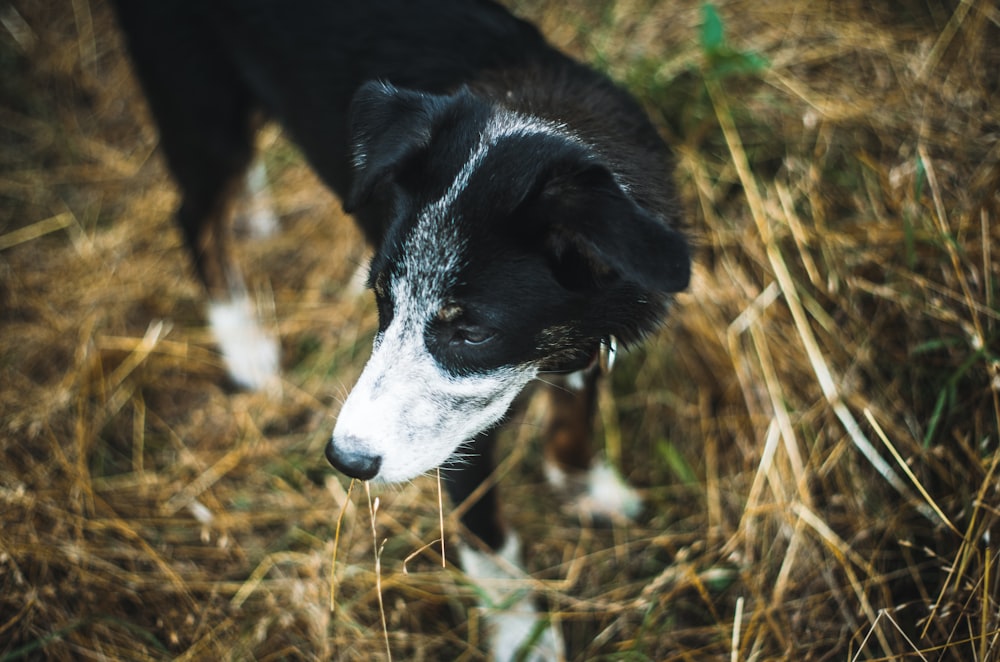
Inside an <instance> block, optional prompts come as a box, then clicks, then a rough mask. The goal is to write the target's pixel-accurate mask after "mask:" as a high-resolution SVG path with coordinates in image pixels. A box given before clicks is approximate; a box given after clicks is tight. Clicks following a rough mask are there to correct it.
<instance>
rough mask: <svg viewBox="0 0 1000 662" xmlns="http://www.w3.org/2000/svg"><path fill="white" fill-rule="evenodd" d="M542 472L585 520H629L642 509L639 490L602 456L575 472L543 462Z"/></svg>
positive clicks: (568, 504)
mask: <svg viewBox="0 0 1000 662" xmlns="http://www.w3.org/2000/svg"><path fill="white" fill-rule="evenodd" d="M545 475H546V478H548V481H549V484H550V485H552V487H554V488H555V489H556V490H558V491H559V492H561V493H562V494H563V495H564V496H565V497H566V499H567V508H568V509H569V510H570V511H572V512H573V513H575V514H576V515H578V516H579V517H580V518H581V519H583V520H585V521H593V522H598V523H605V522H619V521H629V520H633V519H635V518H636V517H637V516H638V515H639V513H640V512H641V511H642V498H641V497H640V496H639V493H638V492H636V491H635V489H634V488H633V487H632V486H630V485H629V484H628V483H626V482H625V480H624V479H623V478H622V477H621V476H620V475H619V474H618V472H617V471H616V470H615V468H614V467H612V466H611V465H610V464H608V463H607V462H605V461H603V460H595V461H594V465H593V466H592V467H591V468H590V469H588V470H587V471H583V472H576V473H570V472H567V471H565V470H564V469H562V468H561V467H559V466H556V465H555V464H553V463H552V462H546V463H545Z"/></svg>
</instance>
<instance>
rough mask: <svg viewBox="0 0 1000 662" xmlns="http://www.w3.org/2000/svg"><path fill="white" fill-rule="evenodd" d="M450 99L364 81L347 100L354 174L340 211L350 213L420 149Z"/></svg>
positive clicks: (427, 141)
mask: <svg viewBox="0 0 1000 662" xmlns="http://www.w3.org/2000/svg"><path fill="white" fill-rule="evenodd" d="M449 100H450V98H449V97H443V96H438V95H433V94H425V93H422V92H415V91H412V90H403V89H399V88H396V87H394V86H392V85H390V84H389V83H385V82H381V81H370V82H368V83H365V84H364V85H362V86H361V87H360V88H359V89H358V91H357V92H356V93H355V95H354V98H353V99H352V101H351V108H350V113H349V117H348V131H349V132H350V140H351V147H352V150H353V157H354V177H353V181H352V184H351V189H350V191H349V192H348V195H347V200H346V201H345V203H344V210H345V211H347V212H354V211H355V210H357V209H358V208H359V207H361V206H363V205H364V204H365V202H367V201H368V198H369V197H371V194H372V192H373V191H374V190H375V189H376V188H377V187H378V186H379V185H380V184H381V183H383V182H385V181H387V180H388V179H389V178H390V177H391V176H392V174H393V173H394V172H395V171H396V170H397V169H398V168H399V167H400V166H401V165H402V164H403V162H405V161H406V159H408V158H410V157H411V156H413V155H414V154H417V153H418V152H420V150H422V149H426V148H427V146H428V145H429V144H430V140H431V135H432V133H433V130H434V124H435V122H436V121H437V118H438V117H440V116H441V114H442V112H443V111H444V109H445V108H447V106H448V103H449Z"/></svg>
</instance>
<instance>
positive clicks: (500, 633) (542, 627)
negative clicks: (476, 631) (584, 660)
mask: <svg viewBox="0 0 1000 662" xmlns="http://www.w3.org/2000/svg"><path fill="white" fill-rule="evenodd" d="M520 548H521V546H520V542H519V541H518V539H517V536H515V535H514V534H513V533H511V534H508V537H507V542H506V544H504V546H503V548H502V549H500V550H499V551H498V552H497V553H496V554H495V555H493V554H486V553H483V552H480V551H477V550H475V549H472V548H471V547H468V546H465V545H463V546H462V547H460V548H459V557H460V560H461V563H462V568H463V569H464V570H465V574H466V575H467V576H468V577H469V578H470V579H472V580H473V581H474V582H475V583H476V585H477V586H478V588H479V590H480V595H481V598H480V607H479V608H480V609H481V610H482V612H483V617H484V620H485V621H486V627H487V631H488V637H489V645H490V652H491V653H492V656H493V660H494V662H514V661H515V660H528V661H529V662H557V661H558V660H564V659H565V657H566V656H565V653H564V646H563V641H562V633H561V632H560V631H559V628H558V627H557V626H556V625H555V624H553V623H552V622H551V620H550V618H549V617H548V615H547V614H545V613H541V612H539V611H538V610H537V609H536V608H535V606H534V603H533V600H532V598H533V596H534V593H533V591H532V590H531V587H530V585H529V584H528V583H527V581H526V580H525V579H524V578H523V576H522V577H521V578H518V573H516V572H515V571H516V570H517V569H519V568H520V567H521V564H520Z"/></svg>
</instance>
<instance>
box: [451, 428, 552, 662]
mask: <svg viewBox="0 0 1000 662" xmlns="http://www.w3.org/2000/svg"><path fill="white" fill-rule="evenodd" d="M493 438H494V437H493V432H487V433H484V434H482V435H480V436H479V437H477V438H476V440H475V441H473V442H472V443H471V444H470V447H469V449H468V451H467V453H466V454H465V456H464V457H463V459H462V460H461V462H462V464H461V465H459V466H457V467H454V468H451V469H449V470H448V472H447V473H446V476H447V479H446V485H447V488H448V493H449V495H450V496H451V499H452V503H453V504H454V505H455V507H456V508H457V509H458V512H460V513H461V521H462V524H464V525H465V528H466V529H467V530H468V532H469V533H470V534H472V536H473V539H472V540H468V541H463V542H462V544H461V545H460V547H459V559H460V561H461V564H462V569H463V570H464V571H465V573H466V575H467V576H468V577H469V578H470V579H471V580H472V581H473V582H475V584H476V585H477V587H478V588H479V592H480V609H481V610H482V611H483V615H484V617H485V621H486V624H487V627H488V628H489V635H488V636H489V645H490V650H491V652H492V654H493V659H494V660H495V662H513V661H514V660H519V659H520V660H527V661H529V662H555V661H557V660H563V659H565V655H564V653H563V642H562V634H561V632H560V631H559V629H558V627H557V626H556V625H554V624H553V623H551V622H549V619H548V617H547V615H546V614H544V613H540V612H539V611H538V610H537V608H536V607H535V604H534V597H535V595H534V590H533V589H532V583H531V579H530V578H529V577H528V576H527V575H526V574H525V572H524V570H523V569H522V567H523V566H522V563H521V543H520V540H519V539H518V537H517V534H516V533H514V532H513V531H510V530H508V529H507V528H506V526H505V525H504V523H503V519H502V517H501V513H500V504H499V500H498V498H497V488H496V486H495V485H493V486H489V487H487V488H485V489H484V490H481V489H480V486H481V485H484V484H485V483H486V482H487V481H488V480H490V475H491V474H492V473H493V445H494V444H493ZM463 450H465V449H463ZM522 653H524V654H523V655H522Z"/></svg>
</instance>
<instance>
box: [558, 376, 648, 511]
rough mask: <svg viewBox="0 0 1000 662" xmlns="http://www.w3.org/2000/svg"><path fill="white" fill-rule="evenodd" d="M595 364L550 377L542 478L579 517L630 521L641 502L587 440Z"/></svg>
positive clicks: (593, 407)
mask: <svg viewBox="0 0 1000 662" xmlns="http://www.w3.org/2000/svg"><path fill="white" fill-rule="evenodd" d="M601 373H602V370H601V368H600V366H598V365H594V366H592V367H590V368H587V369H585V370H580V371H578V372H574V373H570V374H569V375H566V376H563V377H560V378H553V379H552V380H551V384H550V386H549V387H548V397H549V406H548V409H547V415H546V422H545V428H544V437H545V442H546V443H545V475H546V477H547V478H548V480H549V484H551V485H552V486H553V487H554V488H556V490H558V491H559V492H561V493H562V494H563V495H564V496H566V497H567V498H568V499H569V502H570V503H569V505H570V507H571V508H572V509H573V510H575V511H576V512H577V514H578V515H580V517H581V518H584V519H586V520H590V521H597V522H602V523H603V522H608V521H615V520H620V519H623V518H624V519H632V518H634V517H635V516H636V515H638V514H639V510H640V509H641V507H642V502H641V501H640V499H639V495H638V494H637V493H636V492H635V490H634V489H632V488H631V487H630V486H629V485H628V484H627V483H626V482H625V481H624V480H622V478H621V476H619V475H618V472H617V471H615V469H614V467H612V466H611V465H609V464H608V463H607V462H606V461H604V460H603V459H602V458H595V457H594V452H593V448H592V443H591V438H592V437H593V433H594V416H595V414H596V409H597V382H598V380H599V379H600V377H601Z"/></svg>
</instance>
